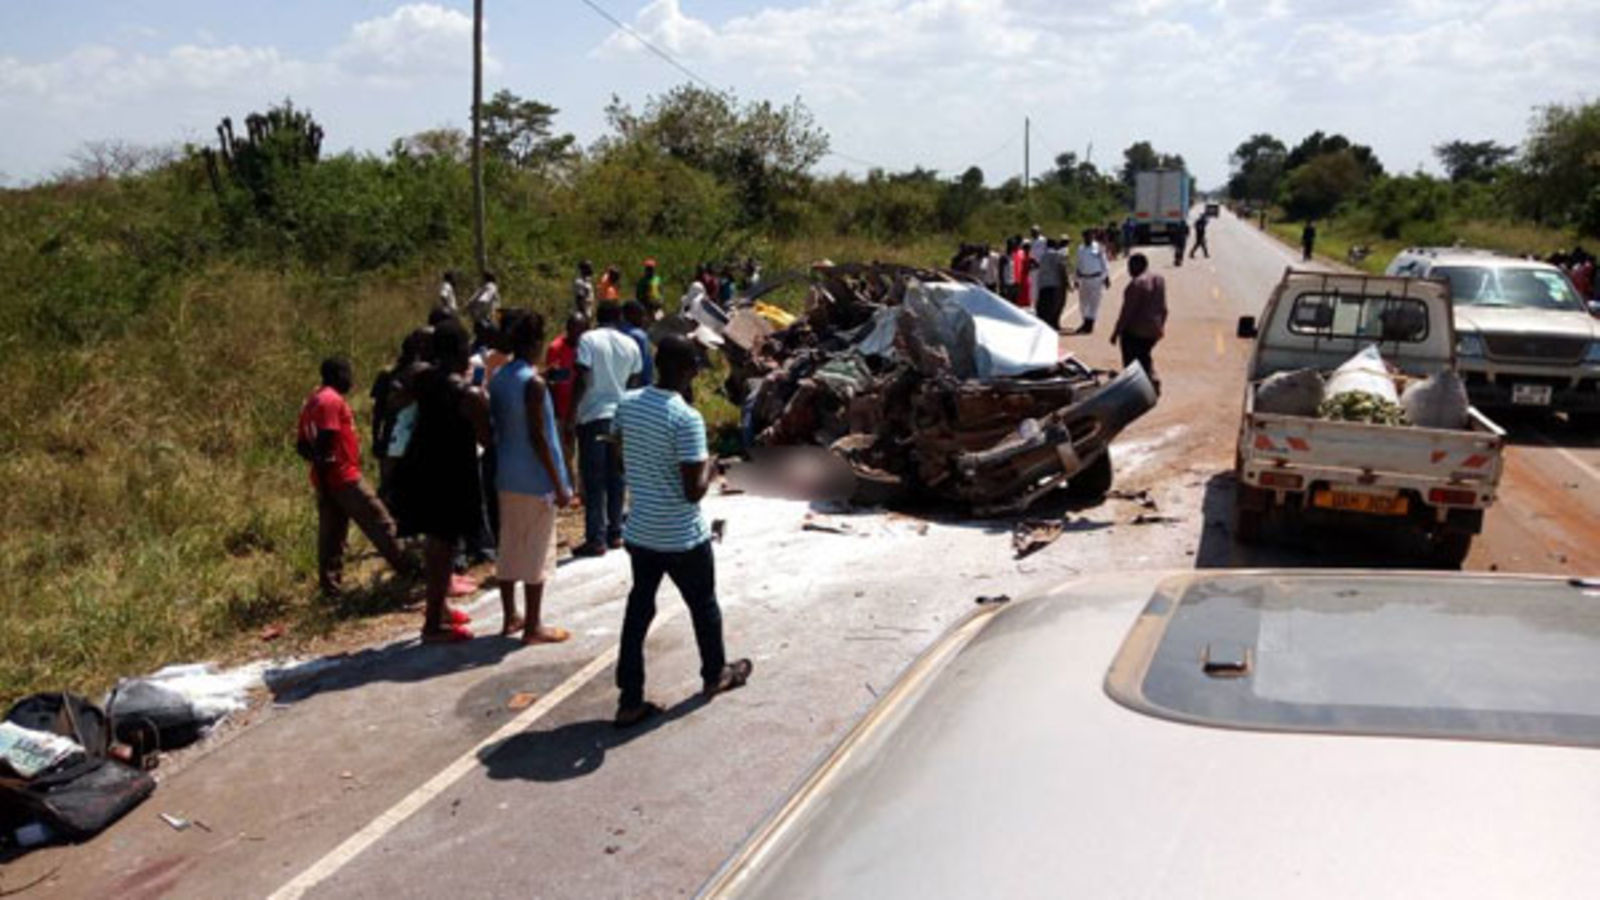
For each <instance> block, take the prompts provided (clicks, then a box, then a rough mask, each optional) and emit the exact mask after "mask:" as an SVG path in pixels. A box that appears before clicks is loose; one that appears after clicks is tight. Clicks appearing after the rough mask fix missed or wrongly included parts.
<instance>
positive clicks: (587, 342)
mask: <svg viewBox="0 0 1600 900" xmlns="http://www.w3.org/2000/svg"><path fill="white" fill-rule="evenodd" d="M596 319H597V321H598V322H599V324H600V327H599V328H591V329H589V330H588V331H586V332H584V333H583V337H581V338H579V339H578V363H577V366H578V379H577V382H576V383H575V385H574V386H573V398H572V400H573V404H574V405H575V406H576V408H577V415H576V418H577V420H578V471H579V476H580V479H581V480H582V482H583V484H582V488H583V544H582V546H580V547H578V548H577V549H575V550H573V551H572V555H573V556H579V557H582V556H603V555H605V552H606V550H607V549H608V548H610V549H613V550H615V549H619V548H621V546H622V502H623V493H624V487H623V478H622V467H621V466H620V465H619V464H618V462H619V461H618V459H617V458H616V452H617V447H616V444H615V443H613V442H612V441H611V439H610V435H611V420H612V419H614V418H615V417H616V414H617V404H618V403H620V402H621V401H622V394H623V392H624V391H626V390H628V388H630V387H633V386H635V385H637V384H638V382H639V378H640V376H641V375H642V373H643V372H644V359H643V357H642V356H641V355H640V353H639V345H638V344H637V343H636V342H635V341H634V339H633V338H631V337H629V336H628V335H626V334H624V333H623V332H622V330H621V328H622V307H621V306H618V305H617V303H616V302H614V301H609V300H608V301H606V302H604V303H601V304H600V308H599V311H598V312H597V313H596Z"/></svg>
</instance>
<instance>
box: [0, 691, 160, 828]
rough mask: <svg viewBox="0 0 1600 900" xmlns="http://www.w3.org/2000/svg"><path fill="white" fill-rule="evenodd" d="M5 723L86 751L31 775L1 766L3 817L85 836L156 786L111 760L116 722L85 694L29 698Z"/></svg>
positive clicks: (13, 709)
mask: <svg viewBox="0 0 1600 900" xmlns="http://www.w3.org/2000/svg"><path fill="white" fill-rule="evenodd" d="M5 721H7V722H10V723H12V724H14V725H17V726H20V727H21V728H24V729H29V730H31V731H35V732H43V733H46V734H53V735H57V736H59V737H62V738H66V739H68V740H71V741H72V742H74V743H75V744H77V746H79V747H81V748H82V752H81V753H73V754H70V755H68V756H66V757H64V758H62V759H61V760H59V761H58V762H57V763H56V764H55V765H53V766H51V767H50V768H47V769H44V770H43V771H40V772H38V773H37V774H35V775H33V776H32V777H29V778H24V777H22V776H21V775H20V774H19V773H17V772H16V771H15V770H14V769H12V768H11V767H10V766H9V765H6V766H3V767H0V820H5V821H16V822H25V821H39V822H42V823H44V824H45V825H46V826H48V827H49V828H50V829H51V830H53V831H54V832H55V833H57V834H59V835H61V836H63V837H65V838H67V839H69V840H82V839H85V838H89V837H92V836H94V835H95V834H98V833H99V832H101V831H103V830H104V829H105V828H106V827H107V826H109V825H110V824H111V823H112V822H115V821H116V820H117V819H119V818H121V817H122V815H123V814H125V813H126V812H128V811H129V810H131V809H133V808H134V807H135V806H138V805H139V804H140V803H141V802H143V800H144V798H146V797H148V796H150V793H151V792H152V791H154V790H155V788H156V782H155V779H154V778H152V777H150V775H149V774H148V773H146V772H143V771H140V770H139V769H135V768H133V767H132V766H127V765H124V764H122V763H120V762H118V761H116V760H114V759H111V758H110V756H109V755H108V754H109V753H110V750H111V741H112V735H113V734H114V728H113V723H112V720H111V718H110V717H109V716H107V715H106V714H105V712H104V711H102V710H101V709H100V708H99V707H98V706H95V705H94V704H93V703H91V702H90V701H89V700H87V699H85V698H83V697H79V696H77V695H76V694H67V693H45V694H34V695H32V696H30V697H24V698H23V699H21V700H19V701H17V702H16V704H14V705H13V706H12V707H11V709H10V711H9V712H7V713H6V717H5Z"/></svg>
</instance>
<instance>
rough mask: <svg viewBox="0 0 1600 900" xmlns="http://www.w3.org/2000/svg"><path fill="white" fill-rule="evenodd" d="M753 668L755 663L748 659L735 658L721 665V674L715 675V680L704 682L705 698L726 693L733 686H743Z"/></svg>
mask: <svg viewBox="0 0 1600 900" xmlns="http://www.w3.org/2000/svg"><path fill="white" fill-rule="evenodd" d="M755 668H756V664H755V663H753V662H751V661H750V660H748V659H736V660H734V661H733V662H731V663H728V664H727V665H725V666H723V667H722V674H720V675H718V676H717V680H716V681H708V682H706V685H705V695H706V698H707V699H710V698H711V697H715V696H716V695H718V694H726V693H727V692H728V691H731V690H733V689H734V688H740V687H744V683H745V682H747V681H749V680H750V673H751V672H753V671H755Z"/></svg>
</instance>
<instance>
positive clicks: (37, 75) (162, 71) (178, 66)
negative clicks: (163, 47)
mask: <svg viewBox="0 0 1600 900" xmlns="http://www.w3.org/2000/svg"><path fill="white" fill-rule="evenodd" d="M325 70H326V67H325V66H323V65H319V64H316V63H309V62H305V61H303V60H295V59H289V58H286V57H284V56H283V55H282V54H280V53H279V52H278V51H277V50H276V49H274V48H271V47H244V46H240V45H237V44H230V45H226V46H216V47H202V46H197V45H194V44H180V45H178V46H176V47H173V48H171V49H169V50H168V51H167V52H165V53H162V54H155V55H152V54H146V53H133V52H129V51H126V50H122V49H118V48H116V47H109V46H104V45H98V44H90V45H85V46H82V47H79V48H77V49H75V50H73V51H71V52H70V53H68V54H67V55H65V56H63V57H60V58H58V59H54V60H50V61H47V62H42V63H25V62H22V61H21V60H18V59H16V58H14V57H3V58H0V108H5V107H8V106H10V107H22V106H29V107H36V106H37V105H38V104H40V103H43V104H45V105H46V106H47V108H49V109H50V110H52V111H53V112H55V113H57V114H73V115H77V114H81V113H83V112H86V111H88V110H92V109H94V108H97V107H106V106H110V105H113V104H118V103H123V102H126V101H127V100H129V99H130V98H142V97H148V96H153V95H160V94H196V93H199V94H215V93H218V92H227V91H230V90H233V89H234V88H235V87H236V86H237V85H239V84H241V83H249V84H261V83H267V84H272V85H275V86H279V87H278V89H279V90H282V91H284V92H289V91H294V90H297V89H300V88H302V87H304V86H306V85H307V84H309V83H311V82H312V81H313V80H315V79H317V78H319V77H321V76H322V75H324V74H326V71H325Z"/></svg>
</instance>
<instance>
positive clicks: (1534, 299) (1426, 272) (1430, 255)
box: [1385, 247, 1600, 423]
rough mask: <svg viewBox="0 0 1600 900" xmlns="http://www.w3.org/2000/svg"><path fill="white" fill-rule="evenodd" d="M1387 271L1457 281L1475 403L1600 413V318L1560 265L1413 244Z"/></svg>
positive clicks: (1595, 416) (1462, 348)
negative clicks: (1593, 313)
mask: <svg viewBox="0 0 1600 900" xmlns="http://www.w3.org/2000/svg"><path fill="white" fill-rule="evenodd" d="M1385 274H1388V275H1402V276H1409V277H1414V278H1435V279H1439V280H1443V281H1446V282H1448V283H1449V284H1450V296H1451V301H1452V304H1453V306H1454V309H1455V320H1456V357H1457V360H1458V365H1459V367H1460V369H1461V377H1462V378H1463V379H1465V381H1466V382H1467V391H1468V393H1469V394H1471V396H1472V403H1473V405H1474V406H1477V407H1480V408H1484V409H1492V408H1496V407H1499V408H1506V407H1521V408H1530V407H1532V408H1543V409H1552V410H1561V411H1563V412H1566V413H1567V414H1568V415H1569V416H1570V417H1572V419H1573V421H1575V422H1576V421H1579V420H1583V421H1585V422H1586V423H1594V422H1596V421H1600V321H1597V320H1596V319H1595V318H1594V317H1593V316H1591V315H1590V314H1589V312H1588V308H1587V307H1586V306H1585V305H1584V302H1583V300H1582V299H1581V298H1579V296H1578V292H1577V290H1576V289H1574V288H1573V286H1572V282H1570V281H1569V280H1567V276H1566V274H1565V273H1563V272H1562V271H1561V270H1560V269H1558V268H1556V267H1555V266H1552V265H1549V264H1547V263H1542V262H1537V261H1534V260H1525V259H1515V258H1513V257H1507V256H1500V255H1497V254H1494V253H1491V252H1488V251H1485V250H1469V249H1462V248H1458V247H1413V248H1409V249H1406V250H1402V251H1401V252H1400V253H1399V254H1397V255H1396V256H1395V258H1394V261H1393V262H1391V263H1389V268H1388V269H1387V270H1386V272H1385Z"/></svg>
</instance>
